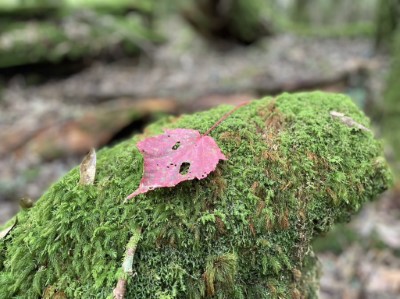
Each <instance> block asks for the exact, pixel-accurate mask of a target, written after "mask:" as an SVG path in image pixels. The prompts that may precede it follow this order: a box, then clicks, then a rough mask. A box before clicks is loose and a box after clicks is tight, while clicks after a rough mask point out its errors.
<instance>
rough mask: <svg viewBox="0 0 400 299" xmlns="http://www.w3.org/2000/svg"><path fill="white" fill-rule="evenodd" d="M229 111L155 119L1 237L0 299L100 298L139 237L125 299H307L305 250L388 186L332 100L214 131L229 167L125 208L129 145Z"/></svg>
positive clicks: (308, 254) (375, 146) (371, 145)
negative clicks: (84, 181)
mask: <svg viewBox="0 0 400 299" xmlns="http://www.w3.org/2000/svg"><path fill="white" fill-rule="evenodd" d="M230 109H231V107H229V106H221V107H218V108H216V109H213V110H211V111H208V112H202V113H197V114H194V115H184V116H182V117H180V118H178V119H166V120H164V121H162V122H158V123H156V124H154V125H152V126H150V127H148V128H147V129H146V130H145V134H144V135H138V136H136V137H134V138H133V139H132V140H129V141H126V142H123V143H121V144H119V145H117V146H115V147H113V148H107V149H103V150H101V151H99V152H98V160H97V173H96V181H95V184H94V185H93V186H81V185H79V184H78V181H79V170H78V169H77V168H75V169H73V170H72V171H71V172H70V173H69V174H67V175H66V176H65V177H64V178H63V179H61V180H60V181H59V182H58V183H56V184H54V185H53V186H52V187H51V188H50V189H49V190H48V191H47V192H46V193H45V194H44V195H43V196H42V198H41V199H40V200H39V201H38V202H37V204H36V205H35V206H34V207H33V208H32V209H30V210H29V212H25V213H26V214H25V215H26V216H24V217H21V219H19V222H18V225H17V226H16V227H15V228H14V229H13V231H12V232H11V233H10V235H9V236H7V238H6V239H5V240H2V242H3V243H2V245H1V246H3V255H2V256H1V257H0V258H1V259H2V260H1V263H0V264H2V267H3V269H2V272H1V273H0V298H40V296H41V295H42V294H43V292H44V291H45V290H57V291H58V292H61V293H62V294H65V295H66V296H67V297H68V298H94V297H95V298H111V296H112V295H111V294H112V290H113V288H114V287H115V285H116V283H117V280H118V277H119V275H120V273H121V268H122V263H123V259H124V252H125V248H126V245H127V243H128V241H129V240H130V238H131V236H132V235H133V234H135V231H136V230H137V227H141V228H142V234H141V239H140V241H139V243H138V245H137V249H136V253H135V256H134V261H133V272H134V275H133V276H132V277H129V279H128V282H127V286H128V290H127V298H205V297H207V296H208V297H209V298H290V297H293V298H300V296H304V297H306V298H315V297H316V289H317V287H316V286H317V279H316V277H317V276H318V268H317V267H316V258H315V257H314V255H313V252H312V250H311V248H310V242H311V240H312V239H313V238H314V237H315V236H318V235H319V234H320V233H321V232H326V231H329V230H330V228H331V227H332V225H333V224H334V223H335V222H340V221H346V220H348V219H349V218H350V216H351V215H352V214H353V213H354V212H356V211H357V210H358V209H359V208H360V206H361V205H362V204H363V203H364V202H366V201H369V200H372V199H374V198H375V197H376V196H377V195H378V194H379V193H381V192H382V191H383V190H385V189H386V188H387V187H388V184H389V182H390V175H389V172H388V169H387V167H386V165H385V163H384V160H383V159H382V158H381V154H382V153H381V145H380V143H379V142H377V141H375V140H374V138H373V136H372V133H370V132H365V131H361V130H358V129H355V128H349V127H348V126H346V125H344V124H343V123H341V122H340V121H339V120H337V119H332V118H331V116H330V115H329V112H330V111H331V110H336V111H339V112H342V113H345V114H346V115H347V116H349V117H352V118H353V119H354V120H355V121H357V122H359V123H361V124H363V125H365V126H367V125H368V120H367V119H366V117H365V116H364V115H363V114H362V113H361V112H360V111H359V110H358V108H357V107H356V106H355V105H354V104H353V103H352V102H351V100H350V99H349V98H347V97H346V96H343V95H335V94H327V93H319V92H316V93H301V94H293V95H289V94H283V95H281V96H279V97H277V99H276V100H273V99H272V98H265V99H263V100H260V101H254V102H252V103H251V104H249V105H247V106H245V107H242V108H241V109H240V110H238V111H237V112H236V113H234V114H233V115H232V116H230V117H229V118H228V119H227V120H226V121H224V122H223V123H222V124H221V125H220V126H219V127H217V128H216V129H215V131H213V132H212V134H211V135H212V136H213V137H214V138H215V139H216V141H217V143H218V144H219V146H220V147H221V149H222V151H223V152H224V153H225V155H226V156H227V157H228V158H229V160H228V161H225V162H221V163H220V164H219V165H218V167H217V170H216V171H215V172H214V173H212V174H211V175H209V176H208V177H207V178H205V179H203V180H200V181H198V180H194V181H188V182H184V183H181V184H179V185H178V186H176V187H174V188H164V189H158V190H154V191H152V192H149V193H147V194H145V195H141V196H138V197H137V198H135V200H133V201H131V202H128V203H126V204H124V203H123V201H124V198H125V197H126V196H127V195H128V194H130V193H131V192H132V191H133V190H134V189H135V188H136V187H137V186H138V184H139V181H140V179H141V176H142V169H143V159H142V157H141V155H140V154H139V151H138V150H137V148H136V147H135V143H136V142H137V141H138V140H140V139H142V138H144V137H146V136H150V135H154V134H158V133H161V132H162V128H164V127H170V128H177V127H181V128H194V129H198V130H200V131H201V132H205V131H206V130H207V129H208V128H209V127H210V126H211V125H212V124H213V123H214V122H215V121H216V120H218V119H219V118H220V117H221V115H222V114H223V113H225V112H227V111H228V110H230Z"/></svg>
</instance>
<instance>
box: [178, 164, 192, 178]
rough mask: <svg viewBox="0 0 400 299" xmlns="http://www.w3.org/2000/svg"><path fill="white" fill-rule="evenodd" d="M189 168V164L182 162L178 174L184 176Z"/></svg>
mask: <svg viewBox="0 0 400 299" xmlns="http://www.w3.org/2000/svg"><path fill="white" fill-rule="evenodd" d="M189 168H190V163H188V162H183V163H182V164H181V167H180V168H179V173H180V174H182V175H185V174H187V173H188V172H189Z"/></svg>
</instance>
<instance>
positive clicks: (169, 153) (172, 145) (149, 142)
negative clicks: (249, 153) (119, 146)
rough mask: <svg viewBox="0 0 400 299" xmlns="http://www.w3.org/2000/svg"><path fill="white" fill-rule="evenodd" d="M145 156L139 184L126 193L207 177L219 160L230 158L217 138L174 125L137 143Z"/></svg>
mask: <svg viewBox="0 0 400 299" xmlns="http://www.w3.org/2000/svg"><path fill="white" fill-rule="evenodd" d="M137 146H138V148H139V150H140V151H141V152H142V154H143V157H144V174H143V177H142V180H141V181H140V185H139V188H138V189H137V190H136V191H135V192H133V193H132V194H131V195H129V196H128V197H127V199H130V198H132V197H135V196H136V195H138V194H142V193H146V192H147V191H149V190H153V189H155V188H160V187H173V186H176V185H177V184H178V183H180V182H182V181H188V180H193V179H195V178H197V179H199V180H201V179H204V178H205V177H206V176H207V175H208V174H209V173H211V172H212V171H213V170H215V167H216V166H217V164H218V162H219V160H227V159H226V157H225V156H224V154H223V153H222V152H221V150H220V148H219V147H218V145H217V143H216V142H215V140H214V139H213V138H212V137H210V136H206V135H201V134H200V133H199V132H198V131H196V130H189V129H175V130H165V133H164V134H162V135H158V136H155V137H151V138H147V139H145V140H143V141H140V142H138V144H137Z"/></svg>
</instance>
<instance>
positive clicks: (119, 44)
mask: <svg viewBox="0 0 400 299" xmlns="http://www.w3.org/2000/svg"><path fill="white" fill-rule="evenodd" d="M151 3H154V2H152V1H149V0H142V1H136V2H135V3H132V2H130V3H129V1H127V0H119V1H117V2H116V3H114V2H112V3H111V2H107V1H101V0H98V1H95V0H92V1H78V0H76V1H73V0H69V1H64V2H57V1H51V0H47V1H28V3H27V4H25V5H23V4H21V5H15V6H5V5H4V4H3V5H1V4H0V69H1V68H10V67H18V66H22V65H29V64H38V63H58V62H62V61H75V60H83V59H86V60H88V59H93V58H97V57H99V56H102V57H104V56H105V57H114V56H121V55H134V54H138V53H139V52H141V51H142V50H146V49H148V48H149V45H151V44H154V43H157V42H161V41H162V37H161V35H160V34H158V33H157V32H156V30H154V28H153V27H152V26H151V24H150V23H151V22H150V19H151V17H152V12H151V9H152V8H153V6H151ZM110 12H111V13H110ZM2 15H3V17H1V16H2ZM14 15H18V16H19V18H15V17H14Z"/></svg>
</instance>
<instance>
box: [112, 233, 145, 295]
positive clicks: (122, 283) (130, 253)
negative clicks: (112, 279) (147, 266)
mask: <svg viewBox="0 0 400 299" xmlns="http://www.w3.org/2000/svg"><path fill="white" fill-rule="evenodd" d="M141 236H142V229H141V228H138V229H136V230H135V231H134V233H133V235H132V237H131V238H130V239H129V242H128V244H127V245H126V252H125V257H124V261H123V263H122V270H123V273H122V275H121V277H120V278H119V279H118V283H117V286H116V287H115V289H114V291H113V295H114V299H124V298H125V293H126V281H127V279H128V277H129V276H131V275H132V274H133V257H134V256H135V252H136V248H137V244H138V243H139V240H140V238H141Z"/></svg>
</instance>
